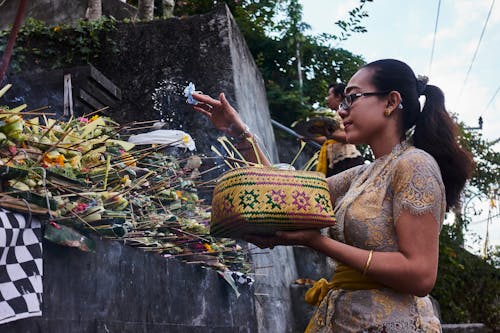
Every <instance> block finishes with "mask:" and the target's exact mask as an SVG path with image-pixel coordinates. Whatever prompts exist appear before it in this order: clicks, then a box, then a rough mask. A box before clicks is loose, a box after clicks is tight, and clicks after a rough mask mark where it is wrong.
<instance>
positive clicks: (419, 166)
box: [195, 59, 473, 332]
mask: <svg viewBox="0 0 500 333" xmlns="http://www.w3.org/2000/svg"><path fill="white" fill-rule="evenodd" d="M345 93H346V97H345V98H344V100H343V101H342V104H341V108H340V110H339V114H340V116H341V117H342V119H343V123H344V127H345V132H346V137H347V141H348V142H349V143H352V144H361V143H366V144H369V145H370V147H371V149H372V150H373V153H374V156H375V158H376V159H375V161H374V162H373V163H371V164H369V165H362V166H357V167H354V168H352V169H349V170H347V171H345V172H343V173H340V174H338V175H335V176H332V177H330V178H328V183H329V186H330V192H331V198H332V200H333V202H334V205H335V213H336V217H337V224H336V226H335V227H334V228H331V230H330V236H331V237H326V236H323V235H322V234H321V233H320V232H317V231H311V230H305V231H296V232H278V233H276V235H274V236H271V237H261V236H256V235H249V236H248V238H247V240H248V241H249V242H252V243H254V244H256V245H257V246H259V247H261V248H266V247H273V246H276V245H304V246H308V247H311V248H313V249H315V250H317V251H320V252H322V253H324V254H326V255H328V256H330V257H332V258H334V259H335V260H337V262H338V263H339V264H338V266H337V269H336V272H335V274H334V275H333V278H332V280H331V281H330V282H327V281H326V280H324V279H322V280H320V281H319V282H317V283H316V284H315V286H314V287H313V288H312V289H311V290H310V291H308V293H307V295H306V298H307V299H308V301H310V302H311V303H315V304H317V305H318V308H317V310H316V312H315V313H314V315H313V318H312V319H311V321H310V323H309V325H308V327H307V329H306V331H307V332H440V331H441V327H440V323H439V320H438V319H437V318H436V317H435V315H434V313H433V310H432V304H431V302H430V300H429V298H428V297H427V296H426V295H427V294H428V293H429V292H430V291H431V290H432V288H433V286H434V283H435V281H436V276H437V266H438V248H439V246H438V241H439V231H440V229H441V225H442V223H443V220H444V213H445V211H446V210H447V209H448V208H450V207H453V206H455V205H457V204H458V202H459V197H460V192H461V191H462V189H463V187H464V185H465V181H466V179H467V178H469V177H470V175H471V172H472V168H473V162H472V159H471V157H470V154H469V153H467V152H466V151H464V150H463V149H462V148H461V147H460V146H459V145H458V143H457V132H456V130H457V129H456V125H455V123H454V122H453V120H452V119H451V118H450V116H449V114H448V113H447V112H446V109H445V106H444V96H443V93H442V91H441V90H440V89H439V88H437V87H435V86H432V85H426V82H423V81H422V80H418V79H417V78H416V77H415V74H414V73H413V71H412V70H411V68H410V67H409V66H408V65H406V64H405V63H403V62H400V61H397V60H392V59H385V60H379V61H375V62H372V63H370V64H367V65H365V66H363V67H362V68H361V69H360V70H359V71H358V72H357V73H356V74H355V75H354V76H353V77H352V78H351V80H350V81H349V83H348V85H347V87H346V89H345ZM421 95H423V96H425V99H426V101H425V104H424V106H423V108H422V109H421V107H420V104H419V101H418V98H419V96H421ZM195 98H199V100H200V101H202V102H205V103H207V104H205V105H200V106H199V107H197V110H198V111H200V112H202V113H204V114H206V115H207V116H209V117H210V118H211V120H212V122H213V123H214V124H215V126H217V127H218V128H219V129H222V130H224V131H226V133H228V134H229V135H232V136H239V137H251V134H250V133H249V132H248V131H245V130H244V128H245V127H244V124H243V122H242V121H241V119H239V117H237V114H236V111H234V109H232V108H231V107H230V106H229V105H228V104H227V102H226V101H225V99H224V98H221V101H214V100H211V99H209V98H208V97H206V96H201V95H197V96H195ZM207 105H210V106H207ZM210 108H211V109H210ZM209 109H210V110H209ZM231 123H233V124H234V125H233V126H229V125H230V124H231ZM411 134H412V135H411ZM251 153H252V152H251V151H250V150H249V151H248V154H251Z"/></svg>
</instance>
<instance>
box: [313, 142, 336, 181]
mask: <svg viewBox="0 0 500 333" xmlns="http://www.w3.org/2000/svg"><path fill="white" fill-rule="evenodd" d="M335 142H336V141H335V140H333V139H328V140H326V141H325V142H323V145H322V146H321V149H320V151H319V156H318V165H317V166H316V171H318V172H322V173H324V174H325V175H326V172H327V170H328V154H327V150H328V146H329V145H331V144H334V143H335Z"/></svg>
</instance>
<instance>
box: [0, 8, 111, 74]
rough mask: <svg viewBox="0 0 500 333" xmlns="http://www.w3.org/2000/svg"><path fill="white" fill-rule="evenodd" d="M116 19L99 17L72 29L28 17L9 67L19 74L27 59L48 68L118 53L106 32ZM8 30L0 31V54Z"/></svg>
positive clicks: (79, 23)
mask: <svg viewBox="0 0 500 333" xmlns="http://www.w3.org/2000/svg"><path fill="white" fill-rule="evenodd" d="M115 26H116V25H115V20H113V19H109V18H105V17H103V18H101V19H99V20H95V21H86V20H80V21H78V22H77V23H76V24H75V25H74V26H70V25H66V24H63V25H56V26H48V25H46V24H45V23H44V22H42V21H38V20H35V19H33V18H28V19H27V20H26V22H25V23H24V25H23V26H22V27H21V29H20V31H19V34H18V36H17V40H16V45H15V47H14V50H13V55H12V61H11V67H12V68H13V70H15V71H20V70H21V69H22V68H23V64H24V63H25V62H26V60H29V62H30V63H34V64H40V65H43V64H47V63H49V64H51V66H52V67H51V68H53V69H55V68H62V67H64V66H69V65H78V64H87V63H90V62H92V61H93V60H95V59H96V58H98V57H99V56H100V55H101V54H104V53H105V52H109V51H110V50H111V52H117V51H118V49H117V48H116V44H115V42H114V41H113V40H112V39H111V38H109V34H107V32H110V31H113V30H115V29H116V27H115ZM9 33H10V29H9V30H3V31H0V51H4V50H5V47H6V45H7V40H8V38H9Z"/></svg>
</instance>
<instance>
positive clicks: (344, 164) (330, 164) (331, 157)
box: [312, 83, 364, 177]
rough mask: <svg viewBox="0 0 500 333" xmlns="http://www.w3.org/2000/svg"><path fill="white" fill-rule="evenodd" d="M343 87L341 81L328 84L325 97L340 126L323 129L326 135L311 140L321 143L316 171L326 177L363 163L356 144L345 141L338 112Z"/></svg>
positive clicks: (342, 97)
mask: <svg viewBox="0 0 500 333" xmlns="http://www.w3.org/2000/svg"><path fill="white" fill-rule="evenodd" d="M345 87H346V86H345V84H343V83H335V84H330V85H329V86H328V96H327V97H326V104H327V105H328V107H329V108H330V109H331V110H335V111H336V112H335V114H334V116H333V119H334V120H335V122H337V123H339V124H340V128H339V129H337V130H335V131H334V132H330V131H328V129H325V130H324V132H325V133H326V135H324V136H319V137H314V138H312V140H314V141H316V142H318V143H320V144H322V147H321V151H320V154H319V157H318V166H317V168H316V171H319V172H323V173H325V174H326V176H327V177H330V176H333V175H336V174H337V173H340V172H342V171H345V170H347V169H350V168H352V167H354V166H356V165H361V164H363V163H364V160H363V157H362V156H361V153H360V152H359V151H358V149H357V148H356V146H355V145H353V144H350V143H347V141H346V135H345V131H344V126H343V125H342V118H341V117H340V116H339V114H338V109H339V106H340V103H341V102H342V100H343V99H344V97H345V95H344V90H345Z"/></svg>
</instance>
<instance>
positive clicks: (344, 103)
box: [340, 91, 389, 111]
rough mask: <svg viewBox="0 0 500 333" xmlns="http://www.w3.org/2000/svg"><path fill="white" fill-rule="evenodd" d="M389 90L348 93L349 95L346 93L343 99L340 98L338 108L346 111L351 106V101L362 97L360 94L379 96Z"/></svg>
mask: <svg viewBox="0 0 500 333" xmlns="http://www.w3.org/2000/svg"><path fill="white" fill-rule="evenodd" d="M388 93H389V92H386V91H383V92H382V91H377V92H366V93H357V94H350V95H346V96H345V97H344V99H343V100H342V102H341V103H340V108H342V109H344V110H346V111H348V110H349V109H350V108H351V106H352V103H354V101H355V100H356V99H358V98H359V97H362V96H381V95H387V94H388Z"/></svg>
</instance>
